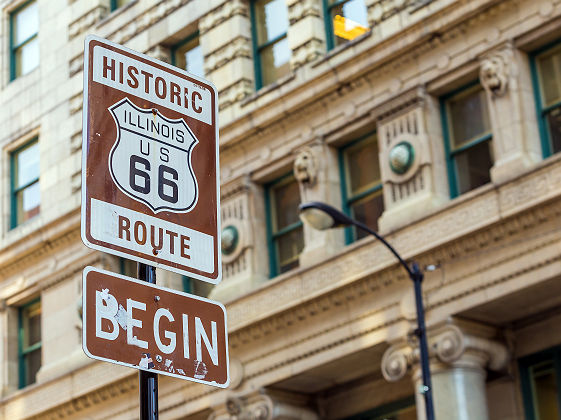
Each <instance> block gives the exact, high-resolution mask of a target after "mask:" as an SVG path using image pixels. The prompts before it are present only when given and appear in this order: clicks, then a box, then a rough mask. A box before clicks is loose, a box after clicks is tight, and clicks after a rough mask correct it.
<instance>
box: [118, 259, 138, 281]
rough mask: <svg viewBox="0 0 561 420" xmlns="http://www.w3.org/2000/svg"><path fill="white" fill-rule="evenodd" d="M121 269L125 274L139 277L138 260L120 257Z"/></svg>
mask: <svg viewBox="0 0 561 420" xmlns="http://www.w3.org/2000/svg"><path fill="white" fill-rule="evenodd" d="M119 270H120V272H121V274H123V275H124V276H128V277H133V278H135V279H136V278H138V263H137V262H136V261H133V260H129V259H127V258H123V257H119Z"/></svg>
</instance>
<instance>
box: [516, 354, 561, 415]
mask: <svg viewBox="0 0 561 420" xmlns="http://www.w3.org/2000/svg"><path fill="white" fill-rule="evenodd" d="M560 374H561V349H560V348H559V347H556V348H553V349H549V350H546V351H543V352H540V353H537V354H534V355H531V356H527V357H524V358H522V359H521V360H520V382H521V385H522V395H523V400H524V411H525V418H526V419H533V420H547V419H558V418H560V416H561V410H560V406H559V401H561V387H559V377H560V376H559V375H560Z"/></svg>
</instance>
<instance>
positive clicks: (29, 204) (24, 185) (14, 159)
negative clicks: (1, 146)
mask: <svg viewBox="0 0 561 420" xmlns="http://www.w3.org/2000/svg"><path fill="white" fill-rule="evenodd" d="M11 171H12V223H11V227H12V228H14V227H16V226H18V225H19V224H21V223H23V222H25V221H26V220H29V219H31V218H32V217H34V216H36V215H37V214H39V208H40V203H41V192H40V189H39V142H38V141H37V139H35V140H33V141H32V142H31V143H28V144H26V145H25V146H23V147H22V148H20V149H17V150H15V151H14V152H12V154H11Z"/></svg>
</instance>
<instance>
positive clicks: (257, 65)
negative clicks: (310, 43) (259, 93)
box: [249, 0, 292, 90]
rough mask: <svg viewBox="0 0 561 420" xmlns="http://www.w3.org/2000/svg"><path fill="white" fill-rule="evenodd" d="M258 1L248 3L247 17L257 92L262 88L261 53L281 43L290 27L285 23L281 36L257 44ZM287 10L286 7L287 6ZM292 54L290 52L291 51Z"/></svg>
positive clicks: (286, 36) (252, 0)
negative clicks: (249, 20) (256, 6)
mask: <svg viewBox="0 0 561 420" xmlns="http://www.w3.org/2000/svg"><path fill="white" fill-rule="evenodd" d="M258 1H263V0H251V1H250V3H249V15H250V19H251V22H250V23H251V41H252V42H251V46H252V50H253V70H254V74H255V90H259V89H261V88H262V87H264V86H268V85H263V67H262V66H261V52H262V51H263V50H264V49H265V48H267V47H269V46H271V45H274V44H276V43H277V42H279V41H282V40H283V39H285V38H288V28H289V27H290V21H288V22H287V25H286V32H284V33H283V34H281V35H277V36H276V37H275V38H273V39H270V40H268V41H266V42H264V43H263V44H259V40H258V39H257V18H256V12H255V3H257V2H258ZM287 9H288V6H287ZM291 54H292V51H291Z"/></svg>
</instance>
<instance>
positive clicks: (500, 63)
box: [479, 55, 508, 96]
mask: <svg viewBox="0 0 561 420" xmlns="http://www.w3.org/2000/svg"><path fill="white" fill-rule="evenodd" d="M479 79H480V81H481V84H482V85H483V87H484V88H485V89H487V90H488V91H491V92H493V93H494V94H495V95H498V96H501V95H503V94H504V93H505V92H506V87H507V82H508V75H507V72H506V63H505V61H504V58H503V57H501V56H499V55H495V56H491V57H488V58H486V59H485V60H483V62H482V63H481V68H480V71H479Z"/></svg>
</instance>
